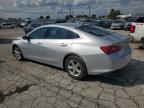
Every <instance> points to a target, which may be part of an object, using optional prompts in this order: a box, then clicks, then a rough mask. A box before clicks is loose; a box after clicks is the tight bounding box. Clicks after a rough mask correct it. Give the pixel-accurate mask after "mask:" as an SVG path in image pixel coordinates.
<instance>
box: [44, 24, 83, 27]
mask: <svg viewBox="0 0 144 108" xmlns="http://www.w3.org/2000/svg"><path fill="white" fill-rule="evenodd" d="M81 25H82V24H79V23H57V24H48V25H45V26H58V27H60V26H63V27H70V28H77V27H79V26H81Z"/></svg>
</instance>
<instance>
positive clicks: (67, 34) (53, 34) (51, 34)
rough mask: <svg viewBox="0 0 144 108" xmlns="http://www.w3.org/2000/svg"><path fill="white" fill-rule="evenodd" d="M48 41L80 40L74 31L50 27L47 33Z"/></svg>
mask: <svg viewBox="0 0 144 108" xmlns="http://www.w3.org/2000/svg"><path fill="white" fill-rule="evenodd" d="M45 38H46V39H74V38H79V36H78V35H77V34H76V33H73V32H72V31H69V30H66V29H63V28H57V27H49V28H48V29H47V32H46V37H45Z"/></svg>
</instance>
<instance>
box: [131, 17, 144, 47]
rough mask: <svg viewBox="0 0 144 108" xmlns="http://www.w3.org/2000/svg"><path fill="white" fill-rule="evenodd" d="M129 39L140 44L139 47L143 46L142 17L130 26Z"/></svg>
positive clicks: (143, 25)
mask: <svg viewBox="0 0 144 108" xmlns="http://www.w3.org/2000/svg"><path fill="white" fill-rule="evenodd" d="M130 38H131V40H132V41H138V42H140V47H143V46H144V41H143V40H144V17H140V18H138V19H137V20H136V21H135V22H133V23H132V24H131V26H130ZM143 48H144V47H143Z"/></svg>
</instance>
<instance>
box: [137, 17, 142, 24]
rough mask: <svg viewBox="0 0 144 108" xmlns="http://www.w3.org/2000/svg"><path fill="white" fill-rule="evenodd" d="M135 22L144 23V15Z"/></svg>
mask: <svg viewBox="0 0 144 108" xmlns="http://www.w3.org/2000/svg"><path fill="white" fill-rule="evenodd" d="M135 22H137V23H144V17H141V18H138V19H137V20H136V21H135Z"/></svg>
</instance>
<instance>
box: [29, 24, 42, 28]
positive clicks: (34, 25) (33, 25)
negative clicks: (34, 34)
mask: <svg viewBox="0 0 144 108" xmlns="http://www.w3.org/2000/svg"><path fill="white" fill-rule="evenodd" d="M39 26H41V24H32V25H31V27H34V28H36V27H39Z"/></svg>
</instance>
